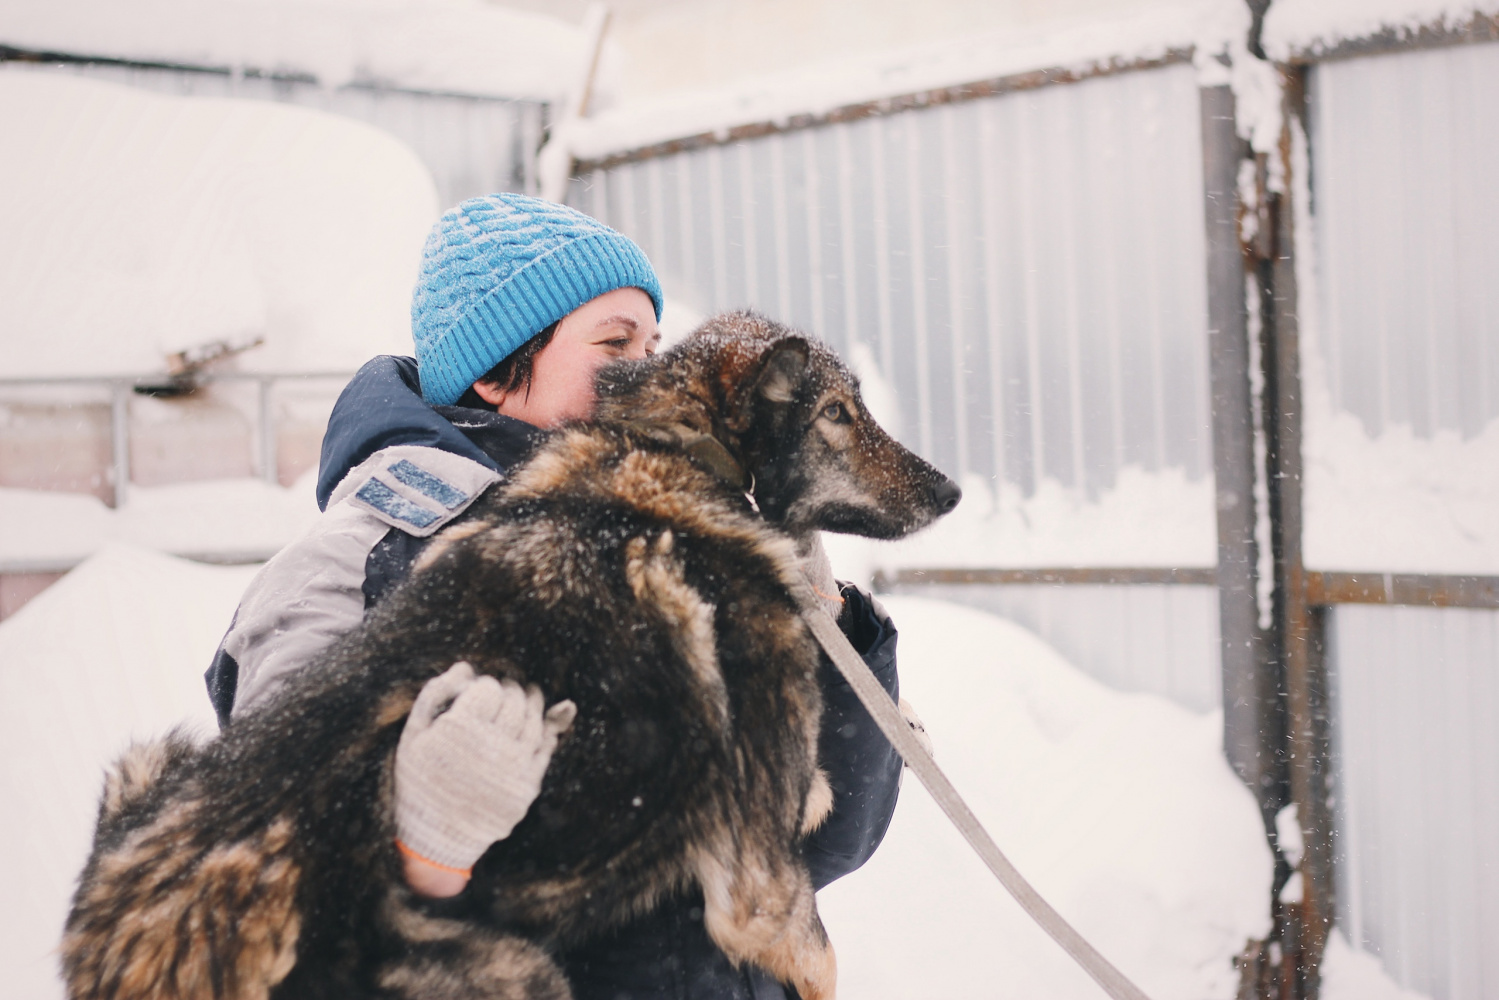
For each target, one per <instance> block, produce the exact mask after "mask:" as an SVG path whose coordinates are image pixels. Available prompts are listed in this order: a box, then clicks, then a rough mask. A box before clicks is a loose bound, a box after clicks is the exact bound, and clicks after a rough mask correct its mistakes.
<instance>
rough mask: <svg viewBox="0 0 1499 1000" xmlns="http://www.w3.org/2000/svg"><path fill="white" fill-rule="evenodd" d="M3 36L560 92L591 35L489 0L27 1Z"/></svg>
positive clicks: (279, 68) (154, 58)
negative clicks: (490, 2) (585, 35)
mask: <svg viewBox="0 0 1499 1000" xmlns="http://www.w3.org/2000/svg"><path fill="white" fill-rule="evenodd" d="M0 44H7V45H12V46H16V47H18V48H25V49H32V50H42V51H50V52H62V53H68V54H75V55H90V56H109V57H112V58H118V59H131V60H136V61H144V62H164V63H171V64H175V65H188V66H204V67H214V68H233V69H238V70H244V69H253V70H257V71H260V72H262V73H284V74H301V75H311V76H313V77H316V79H317V80H318V82H320V83H321V84H323V85H324V86H327V87H336V86H340V85H343V84H347V83H378V84H385V85H389V86H399V87H403V88H406V89H412V90H435V91H446V92H456V93H464V94H478V95H490V96H495V97H509V98H531V99H535V100H547V101H550V100H557V99H560V98H561V97H562V96H563V94H564V92H565V90H566V89H567V87H568V86H570V85H572V84H573V82H574V80H575V78H576V77H577V75H578V73H579V67H580V66H581V65H582V62H583V59H584V53H585V49H586V39H585V38H584V36H583V32H582V31H581V30H579V29H578V28H576V27H574V26H572V25H570V24H567V23H566V22H564V21H561V20H559V19H557V18H554V17H548V16H545V15H542V14H532V13H527V12H524V11H518V10H510V9H506V8H504V7H500V6H498V5H495V4H489V3H484V2H482V0H20V2H16V3H8V4H5V5H0Z"/></svg>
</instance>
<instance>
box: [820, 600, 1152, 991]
mask: <svg viewBox="0 0 1499 1000" xmlns="http://www.w3.org/2000/svg"><path fill="white" fill-rule="evenodd" d="M798 597H799V598H800V599H801V605H802V618H803V619H805V621H806V622H807V625H808V626H809V627H810V628H811V629H812V634H813V635H814V636H816V637H817V641H818V642H819V643H821V644H822V648H823V649H824V650H826V651H827V654H828V656H829V657H830V658H832V661H833V664H834V666H836V667H837V668H838V671H839V673H841V674H843V676H844V678H846V679H847V680H848V683H849V684H850V685H851V686H852V687H853V689H854V693H855V694H857V695H858V696H859V700H860V701H861V702H863V703H864V707H865V708H866V709H868V710H869V714H870V716H871V717H872V718H873V719H874V721H875V725H877V726H879V727H880V732H882V733H884V734H885V738H886V739H888V740H889V741H890V745H891V746H893V747H895V749H896V752H898V753H899V754H900V755H901V757H903V758H904V759H905V762H906V763H907V764H908V765H910V768H911V770H913V771H915V772H916V777H918V778H920V779H921V783H922V784H923V785H925V786H926V789H927V791H929V792H931V793H932V798H934V799H936V800H937V804H938V805H939V806H941V807H942V811H943V812H945V813H947V818H948V819H950V820H952V821H953V825H954V826H956V827H957V828H958V832H960V833H961V834H963V837H964V839H966V840H967V841H968V843H969V844H971V845H972V846H973V849H974V850H975V851H977V852H978V855H979V857H981V858H983V859H984V864H986V865H988V866H989V870H990V871H992V872H993V873H994V875H995V877H997V878H998V879H999V881H1000V883H1001V884H1002V885H1004V887H1005V888H1006V889H1007V890H1009V893H1010V895H1012V896H1014V897H1015V901H1016V902H1017V903H1019V904H1020V906H1021V908H1022V909H1023V910H1025V912H1026V913H1029V914H1030V915H1031V919H1032V920H1034V921H1035V922H1036V923H1038V924H1040V925H1041V929H1042V930H1044V931H1045V932H1046V933H1048V934H1050V935H1051V936H1052V939H1053V940H1055V941H1056V942H1057V944H1059V945H1061V946H1062V948H1063V949H1065V950H1066V952H1067V954H1069V955H1071V956H1072V957H1073V959H1075V960H1076V961H1077V963H1078V964H1079V965H1081V966H1082V967H1083V968H1084V969H1085V970H1086V971H1087V973H1088V975H1090V976H1092V977H1093V978H1094V979H1095V980H1096V981H1097V982H1098V985H1099V986H1102V987H1103V989H1104V992H1105V993H1107V994H1108V995H1109V996H1111V997H1113V998H1114V1000H1149V998H1148V997H1147V996H1146V995H1145V994H1144V993H1143V992H1141V990H1140V988H1139V987H1138V986H1136V985H1135V984H1134V983H1132V982H1130V981H1129V980H1128V979H1126V978H1124V974H1123V973H1122V972H1120V971H1119V970H1118V969H1116V968H1114V966H1113V965H1112V964H1111V963H1110V962H1109V960H1108V959H1106V958H1104V957H1103V956H1102V955H1100V954H1099V953H1098V950H1097V949H1096V948H1094V947H1093V946H1092V945H1091V944H1089V943H1088V942H1087V941H1086V940H1084V939H1083V936H1082V935H1081V934H1079V933H1078V932H1077V931H1075V930H1073V928H1072V925H1071V924H1069V923H1067V921H1065V920H1063V919H1062V915H1061V914H1060V913H1058V912H1057V911H1056V910H1054V909H1052V907H1051V904H1050V903H1048V902H1047V901H1046V900H1044V899H1042V898H1041V896H1040V894H1039V893H1037V892H1036V890H1035V889H1033V888H1031V884H1030V883H1029V882H1027V881H1026V880H1025V878H1024V876H1022V875H1021V874H1020V872H1018V871H1016V870H1015V866H1014V865H1012V864H1010V861H1009V859H1008V858H1006V857H1005V856H1004V854H1003V852H1001V851H1000V849H999V847H998V845H996V844H995V843H994V838H993V837H990V836H989V832H988V831H987V830H985V829H984V827H983V825H982V824H980V823H979V820H978V817H977V816H975V815H974V814H973V810H972V809H969V808H968V804H967V803H966V802H964V801H963V798H962V796H960V795H959V794H958V790H957V789H956V788H954V787H953V785H952V782H951V781H948V780H947V775H945V774H943V773H942V769H941V768H940V767H938V766H937V762H936V761H935V760H933V759H932V755H931V754H929V753H927V751H926V748H925V747H923V746H922V745H921V743H920V742H919V741H918V740H917V739H916V736H915V735H914V734H913V733H912V732H911V727H910V726H909V725H907V724H906V720H905V719H904V718H902V717H901V714H900V710H899V709H898V708H897V707H896V705H895V702H894V701H892V700H891V699H890V695H889V694H887V693H886V692H885V689H884V688H882V687H880V682H879V681H877V680H875V677H874V674H872V673H870V672H869V667H868V665H866V664H865V663H864V659H863V657H861V656H859V654H858V653H856V652H854V647H853V646H851V645H849V642H848V639H847V638H846V637H845V636H844V634H843V630H842V629H840V628H839V627H838V624H837V623H836V622H834V621H833V619H832V618H831V617H829V615H828V613H827V612H826V611H824V610H823V608H822V606H821V605H820V604H819V603H818V602H817V600H816V599H815V598H814V597H813V594H812V588H811V585H810V584H808V585H807V586H806V587H805V588H804V591H803V593H801V594H799V595H798Z"/></svg>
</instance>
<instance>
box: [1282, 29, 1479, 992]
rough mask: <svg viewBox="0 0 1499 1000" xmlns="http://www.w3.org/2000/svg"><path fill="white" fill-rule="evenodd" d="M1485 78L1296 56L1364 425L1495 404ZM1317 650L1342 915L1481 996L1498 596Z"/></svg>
mask: <svg viewBox="0 0 1499 1000" xmlns="http://www.w3.org/2000/svg"><path fill="white" fill-rule="evenodd" d="M1496 95H1499V45H1472V46H1462V47H1457V48H1449V49H1440V50H1431V51H1414V52H1407V53H1400V54H1397V55H1382V56H1374V57H1368V58H1357V59H1347V60H1339V61H1333V62H1328V63H1325V64H1322V65H1319V66H1317V67H1315V68H1314V69H1313V71H1312V77H1311V89H1310V98H1311V109H1312V122H1313V128H1312V181H1313V198H1312V203H1313V204H1312V208H1313V213H1314V221H1315V226H1316V237H1317V268H1318V285H1317V290H1318V295H1319V303H1320V316H1319V319H1320V323H1319V326H1320V332H1321V336H1320V340H1319V342H1318V344H1317V345H1316V346H1317V348H1319V353H1320V355H1321V357H1322V359H1323V360H1325V362H1326V365H1325V371H1326V378H1327V382H1328V385H1327V386H1326V388H1327V389H1329V390H1330V395H1331V398H1332V400H1333V403H1334V405H1335V406H1337V407H1339V408H1340V409H1342V410H1343V411H1346V412H1350V413H1352V414H1354V415H1356V416H1357V417H1358V418H1359V419H1360V420H1361V421H1362V422H1363V424H1364V427H1365V428H1366V430H1367V431H1368V432H1369V433H1370V434H1372V435H1376V436H1377V435H1379V434H1381V433H1383V432H1385V431H1386V430H1387V429H1389V428H1391V427H1394V426H1400V425H1404V426H1406V427H1409V428H1410V429H1411V430H1412V431H1413V432H1414V433H1415V434H1416V435H1417V436H1419V437H1427V438H1429V437H1432V436H1433V435H1434V434H1436V433H1438V432H1443V431H1445V432H1457V433H1460V434H1462V435H1463V436H1472V435H1474V434H1477V433H1478V432H1480V431H1481V430H1482V429H1483V428H1484V426H1485V425H1486V424H1489V423H1490V422H1492V421H1493V420H1494V419H1495V418H1496V417H1499V183H1496V176H1499V175H1496V170H1499V101H1496V100H1495V97H1496ZM1313 370H1315V369H1313ZM1389 473H1390V477H1391V479H1390V481H1391V482H1392V484H1397V485H1398V481H1399V480H1400V479H1401V477H1402V475H1403V471H1402V470H1400V469H1395V468H1392V469H1390V470H1389ZM1333 568H1335V567H1333ZM1331 656H1332V663H1331V669H1332V672H1333V675H1334V687H1335V691H1334V695H1335V700H1336V705H1335V707H1336V712H1337V715H1336V720H1335V723H1334V727H1333V731H1334V739H1335V742H1336V767H1337V772H1338V779H1337V780H1338V789H1337V792H1336V803H1337V807H1338V808H1337V813H1338V818H1337V830H1336V835H1337V843H1338V847H1339V855H1338V859H1337V862H1338V863H1337V875H1338V880H1339V894H1340V898H1339V918H1338V919H1339V923H1340V924H1341V925H1342V927H1343V928H1344V929H1345V931H1347V932H1348V933H1349V935H1350V937H1351V938H1352V940H1353V941H1354V942H1355V943H1356V944H1360V945H1362V946H1363V947H1365V948H1367V949H1369V950H1371V951H1374V952H1376V953H1378V954H1380V955H1381V956H1382V958H1383V962H1384V965H1385V968H1386V969H1387V970H1388V971H1389V972H1390V974H1391V975H1392V976H1394V977H1395V978H1396V979H1397V980H1398V981H1400V982H1401V983H1403V984H1404V985H1406V986H1409V987H1411V988H1414V989H1417V990H1420V991H1422V992H1424V993H1427V994H1429V995H1430V996H1432V997H1434V998H1436V1000H1478V998H1480V997H1494V996H1499V728H1496V721H1495V720H1496V718H1499V613H1495V612H1488V611H1460V610H1441V609H1435V608H1431V609H1426V608H1365V607H1340V608H1338V609H1336V611H1335V612H1334V614H1333V617H1332V644H1331Z"/></svg>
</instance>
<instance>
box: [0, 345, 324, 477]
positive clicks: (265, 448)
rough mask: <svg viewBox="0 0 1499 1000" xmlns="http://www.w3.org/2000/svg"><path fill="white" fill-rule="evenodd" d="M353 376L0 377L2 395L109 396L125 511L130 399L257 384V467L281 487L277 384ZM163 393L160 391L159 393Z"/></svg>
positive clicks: (113, 469)
mask: <svg viewBox="0 0 1499 1000" xmlns="http://www.w3.org/2000/svg"><path fill="white" fill-rule="evenodd" d="M352 377H353V372H348V371H318V372H224V373H214V374H206V373H205V374H195V375H193V376H192V377H191V379H190V380H189V381H185V382H174V381H173V380H172V379H171V377H170V376H166V375H161V374H155V375H67V376H47V375H43V376H35V377H30V378H0V393H4V392H5V391H6V390H7V389H35V388H38V387H42V386H73V387H85V388H88V387H92V388H96V389H98V390H100V391H101V393H106V394H107V395H108V398H109V410H110V434H109V440H110V478H111V481H112V486H113V489H114V503H113V506H115V507H120V506H122V505H123V504H124V503H125V499H126V497H127V495H128V493H129V490H130V397H131V395H133V394H137V393H141V394H146V395H151V394H153V393H152V392H150V391H149V390H161V389H163V388H167V387H171V388H173V389H174V390H176V391H178V392H186V391H195V390H197V389H199V388H202V387H203V386H206V385H209V384H212V383H217V382H224V383H245V382H253V383H255V384H256V386H257V387H258V388H257V407H256V419H255V423H254V429H255V451H256V456H255V458H256V461H255V465H256V468H257V470H258V471H259V473H260V478H261V479H263V480H265V481H266V482H267V483H270V484H272V485H279V480H278V478H277V463H278V460H279V455H278V449H277V434H276V416H275V410H274V408H273V407H272V405H271V402H272V393H273V392H274V389H275V386H276V384H277V383H278V382H288V381H297V382H308V381H319V380H327V381H332V380H335V379H336V380H339V381H344V382H347V381H348V380H349V379H350V378H352ZM157 394H159V393H157Z"/></svg>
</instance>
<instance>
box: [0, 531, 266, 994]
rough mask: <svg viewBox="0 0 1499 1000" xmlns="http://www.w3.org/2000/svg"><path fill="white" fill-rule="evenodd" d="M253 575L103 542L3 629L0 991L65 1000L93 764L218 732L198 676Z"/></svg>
mask: <svg viewBox="0 0 1499 1000" xmlns="http://www.w3.org/2000/svg"><path fill="white" fill-rule="evenodd" d="M254 572H255V568H253V567H233V568H226V567H210V566H200V565H196V564H193V563H188V562H184V561H181V560H178V559H173V558H170V557H168V556H163V555H159V554H157V553H154V552H149V551H147V550H144V549H139V548H134V547H126V546H114V547H111V548H108V549H106V550H104V551H102V552H100V553H99V554H98V555H96V556H95V557H94V558H92V559H91V560H89V561H88V562H87V563H85V564H84V565H82V566H80V567H79V568H78V569H76V570H74V571H73V572H72V573H69V574H68V575H67V576H66V577H64V578H63V579H62V580H61V581H59V582H58V583H57V584H56V585H55V586H53V587H52V588H51V589H49V590H47V591H46V592H44V593H43V594H41V595H40V596H39V597H37V598H36V599H35V600H33V601H32V602H31V603H30V604H28V605H27V606H26V607H25V608H23V609H21V611H20V612H18V613H17V614H16V615H14V616H13V617H11V618H8V619H6V620H5V622H4V623H3V624H0V799H3V801H4V802H5V814H6V817H7V822H6V823H4V824H3V825H0V857H4V858H6V859H7V862H6V864H5V867H4V874H3V875H0V898H4V899H5V901H6V905H5V906H3V907H0V968H3V969H4V970H5V975H6V979H5V988H4V992H5V995H7V996H11V997H16V998H22V997H24V998H26V1000H47V998H59V997H61V996H62V989H61V985H60V984H59V983H58V982H57V980H56V979H55V975H56V972H55V963H56V957H55V955H54V954H53V951H54V950H55V948H56V946H57V940H58V937H59V936H60V933H61V928H62V922H63V919H64V917H65V916H66V914H67V903H68V898H69V896H70V895H71V893H72V889H73V880H74V879H75V877H76V876H77V874H78V871H79V869H81V868H82V866H83V860H84V857H85V856H86V855H87V853H88V846H89V841H90V838H91V835H92V832H93V821H94V810H95V805H96V802H97V800H98V795H99V789H100V787H101V781H102V775H103V771H102V768H103V767H104V765H105V764H106V762H108V761H110V760H112V759H113V758H114V757H116V756H117V755H118V754H119V753H120V752H121V751H122V750H124V749H125V747H126V745H127V744H128V743H129V742H130V740H131V739H144V738H148V737H151V736H154V735H157V734H160V733H163V732H165V731H166V730H167V729H168V728H170V727H171V726H173V725H175V724H177V723H178V722H180V721H183V720H186V721H187V722H188V723H189V724H190V725H192V726H194V727H195V728H196V730H197V731H199V732H202V733H205V734H206V733H210V732H212V731H213V730H214V729H215V728H216V727H215V726H214V723H213V715H212V711H211V710H210V708H209V705H208V698H207V695H206V694H205V692H204V687H203V671H204V670H205V669H206V668H207V666H208V662H209V660H210V659H211V658H212V657H213V651H214V649H216V648H217V646H218V642H219V639H221V638H222V637H223V634H224V630H225V629H226V628H228V627H229V617H230V615H231V614H232V613H233V610H234V606H235V604H236V602H237V601H238V600H239V595H240V593H241V592H242V591H243V590H244V588H245V585H246V584H248V583H249V582H250V577H251V576H252V575H254Z"/></svg>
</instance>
